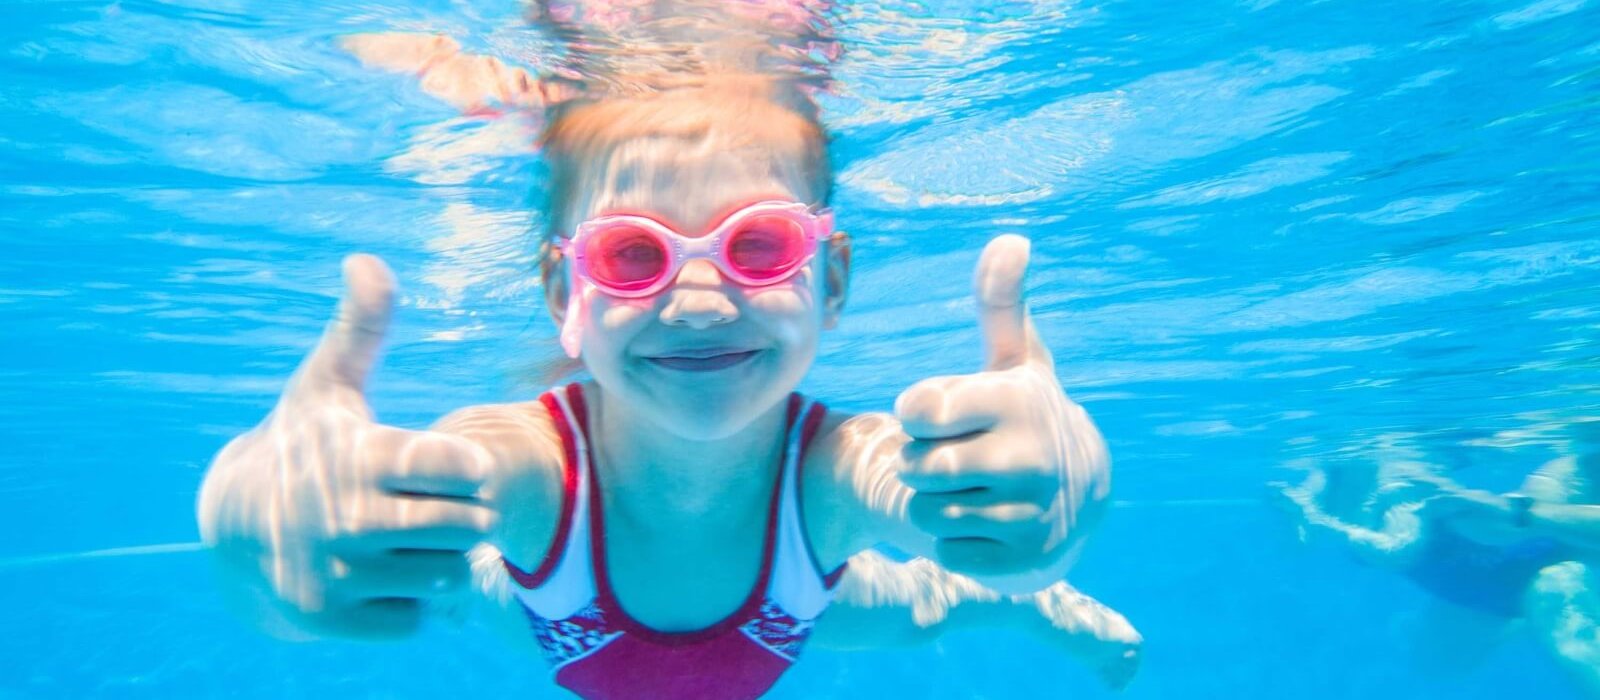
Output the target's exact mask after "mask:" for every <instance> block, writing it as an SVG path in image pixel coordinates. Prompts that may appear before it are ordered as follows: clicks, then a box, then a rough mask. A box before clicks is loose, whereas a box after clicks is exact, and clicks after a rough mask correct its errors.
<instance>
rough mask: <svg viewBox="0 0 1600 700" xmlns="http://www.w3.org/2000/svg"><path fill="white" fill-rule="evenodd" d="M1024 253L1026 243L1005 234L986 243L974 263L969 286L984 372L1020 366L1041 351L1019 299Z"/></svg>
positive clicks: (1025, 264)
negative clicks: (975, 308) (979, 330)
mask: <svg viewBox="0 0 1600 700" xmlns="http://www.w3.org/2000/svg"><path fill="white" fill-rule="evenodd" d="M1028 253H1029V243H1028V239H1026V238H1023V237H1022V236H1018V235H1015V234H1006V235H1003V236H997V237H995V239H994V240H992V241H989V245H987V246H985V247H984V249H983V255H982V257H980V258H979V259H978V270H977V273H976V274H975V275H974V276H973V280H972V284H973V294H974V296H976V297H977V301H978V324H979V326H980V327H981V328H982V330H983V346H984V362H983V368H984V369H985V370H986V371H994V370H1003V369H1010V368H1011V367H1015V366H1017V365H1020V364H1022V363H1024V362H1026V361H1028V360H1029V359H1030V358H1031V357H1032V356H1033V355H1035V354H1037V351H1039V350H1042V348H1043V346H1042V345H1041V344H1040V343H1039V341H1038V338H1037V337H1036V335H1035V333H1034V330H1033V324H1032V323H1031V322H1030V321H1029V320H1028V307H1027V304H1026V303H1025V300H1024V298H1023V291H1022V281H1023V277H1024V276H1025V274H1026V273H1027V271H1028ZM1046 356H1048V354H1046Z"/></svg>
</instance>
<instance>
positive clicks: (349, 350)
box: [305, 254, 394, 391]
mask: <svg viewBox="0 0 1600 700" xmlns="http://www.w3.org/2000/svg"><path fill="white" fill-rule="evenodd" d="M393 308H394V274H393V273H392V272H390V271H389V267H388V266H387V265H385V264H384V263H383V261H382V260H379V259H378V258H377V257H375V256H372V255H365V254H361V255H351V256H349V257H347V258H345V259H344V296H343V297H342V298H341V299H340V300H339V310H338V312H337V314H336V315H335V316H334V318H333V321H332V322H330V323H329V324H328V328H327V330H325V331H323V334H322V340H321V341H320V342H319V343H318V344H317V348H316V349H315V350H313V351H312V352H311V356H310V357H308V358H307V359H306V364H305V374H306V376H307V377H308V378H311V379H313V380H315V381H320V382H329V383H333V384H336V385H340V386H345V387H349V388H352V389H356V390H357V391H359V390H360V389H361V388H362V385H363V384H365V383H366V379H367V375H368V374H369V373H370V372H371V371H372V366H373V364H375V363H376V361H377V358H378V349H379V348H380V347H381V346H382V344H383V336H384V333H385V332H386V331H387V330H388V328H389V318H390V316H391V315H392V313H393Z"/></svg>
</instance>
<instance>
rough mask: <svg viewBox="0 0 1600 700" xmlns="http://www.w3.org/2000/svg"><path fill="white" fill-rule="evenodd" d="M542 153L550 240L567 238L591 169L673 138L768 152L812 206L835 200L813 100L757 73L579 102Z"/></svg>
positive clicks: (570, 106)
mask: <svg viewBox="0 0 1600 700" xmlns="http://www.w3.org/2000/svg"><path fill="white" fill-rule="evenodd" d="M548 116H549V118H548V121H547V122H546V126H545V129H544V133H543V135H542V137H541V138H540V144H541V151H542V152H543V154H544V161H545V164H546V166H547V167H548V174H547V177H546V183H547V185H546V187H547V189H546V209H545V211H546V215H547V216H548V217H549V219H548V221H549V225H548V227H547V230H546V241H547V242H548V241H550V240H553V239H554V238H556V237H559V236H564V235H567V234H568V233H569V232H570V231H571V223H572V222H568V221H566V220H565V212H566V211H567V205H568V203H570V201H571V199H572V197H573V196H574V194H576V190H577V188H578V187H579V186H580V183H581V181H582V175H583V174H585V173H586V172H588V171H589V170H590V169H592V168H599V167H604V163H605V162H606V156H607V155H608V154H609V153H612V152H614V151H615V150H617V149H618V148H619V147H621V146H623V145H625V144H628V143H630V142H634V141H638V140H640V139H646V138H671V139H682V140H685V141H691V142H697V143H701V144H708V145H710V146H711V147H714V148H717V149H728V150H737V149H741V148H763V149H767V150H770V151H771V152H773V153H775V154H777V155H779V156H780V157H782V158H783V159H784V160H786V161H790V162H792V163H793V164H794V166H795V167H794V168H793V177H795V178H797V179H799V180H800V182H799V183H797V184H801V185H803V186H804V187H805V190H804V193H805V196H807V197H809V198H810V199H811V200H812V202H811V203H813V204H818V205H822V204H826V203H827V201H828V199H829V198H830V197H831V196H832V189H833V171H832V165H831V163H830V161H829V158H828V147H827V145H828V137H827V133H826V131H825V130H824V129H823V128H822V125H821V124H820V122H819V120H818V118H817V109H816V106H815V104H814V103H813V102H812V101H811V98H810V96H809V95H807V94H805V93H804V92H803V91H802V90H801V89H799V88H798V87H796V86H794V85H790V84H786V83H785V82H784V81H783V80H781V79H778V78H773V77H768V76H757V75H736V74H735V75H720V76H712V75H701V76H694V77H693V78H685V79H684V80H683V81H682V82H681V83H680V84H675V85H667V86H659V85H657V86H653V87H652V88H651V89H648V90H639V91H637V92H633V93H629V94H613V95H608V96H604V97H599V98H592V99H580V100H573V101H571V102H567V103H565V104H561V105H558V106H556V107H554V108H552V109H551V110H550V112H549V115H548Z"/></svg>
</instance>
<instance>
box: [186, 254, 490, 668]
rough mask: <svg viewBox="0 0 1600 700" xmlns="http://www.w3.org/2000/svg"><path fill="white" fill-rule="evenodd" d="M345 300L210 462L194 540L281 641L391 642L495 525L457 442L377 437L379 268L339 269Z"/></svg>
mask: <svg viewBox="0 0 1600 700" xmlns="http://www.w3.org/2000/svg"><path fill="white" fill-rule="evenodd" d="M344 278H345V294H344V298H343V299H342V301H341V302H340V304H339V311H338V314H337V316H336V317H335V318H334V319H333V321H332V323H330V324H329V325H328V328H327V330H326V332H325V333H324V334H323V337H322V340H321V342H320V343H319V344H318V345H317V348H316V349H315V350H314V351H312V353H311V355H310V356H309V357H307V358H306V359H305V361H304V362H303V363H301V365H300V367H299V369H298V370H296V371H295V374H294V376H293V377H291V378H290V380H289V384H288V387H287V388H286V389H285V390H284V392H283V396H282V397H281V398H280V399H279V401H278V405H277V407H276V408H274V409H273V411H272V413H271V414H270V415H268V416H267V418H266V420H265V421H263V422H262V423H261V424H260V425H258V426H256V427H255V429H253V430H251V431H250V432H248V433H245V434H244V435H241V436H239V437H238V438H235V439H234V440H233V441H232V442H230V443H228V445H227V446H226V447H225V448H223V450H222V451H221V452H220V453H218V454H217V457H216V459H215V460H214V461H213V463H212V465H211V469H210V471H209V472H208V473H207V474H206V479H205V484H204V485H203V486H202V488H201V493H200V502H199V508H198V509H199V521H200V532H201V535H202V537H203V538H204V539H205V542H206V544H207V545H209V546H211V547H212V549H213V551H214V552H215V553H216V555H217V561H218V563H219V564H220V568H221V570H222V571H223V573H224V578H225V579H227V580H226V581H225V582H224V586H225V588H226V590H227V591H228V592H229V593H230V594H233V596H234V597H238V598H241V599H242V602H244V603H246V604H247V607H248V608H249V610H248V613H247V614H249V615H250V616H251V617H252V618H254V621H255V622H257V623H258V624H259V625H260V626H262V627H263V628H264V629H266V630H267V631H268V632H272V633H274V634H278V635H279V636H285V637H305V636H318V635H337V636H347V637H368V638H372V637H396V636H401V635H405V634H408V633H410V632H411V631H413V630H415V629H416V627H417V625H418V623H419V622H420V620H421V617H422V613H423V610H424V607H425V603H426V602H427V601H429V600H431V599H434V598H436V597H438V596H440V595H443V594H447V593H451V592H454V591H456V590H457V589H459V588H461V587H463V586H464V585H465V584H466V583H467V582H468V579H469V571H468V565H467V560H466V558H465V556H464V555H465V553H466V551H467V550H468V549H470V548H471V547H472V546H473V545H475V544H477V543H478V542H481V541H484V540H485V539H486V537H487V534H488V533H489V531H490V530H491V528H492V527H493V525H494V522H495V517H496V516H495V513H494V512H493V511H492V510H491V509H490V508H489V507H488V506H487V505H486V503H485V501H484V500H482V498H483V493H482V490H483V486H484V483H485V481H486V479H487V478H488V475H489V470H490V464H491V458H490V455H489V453H488V452H487V450H485V449H484V448H483V447H482V446H480V445H477V444H475V443H473V442H472V441H469V440H467V439H465V438H462V437H459V436H455V435H447V434H443V433H438V432H430V431H411V430H402V429H399V428H393V427H389V426H385V425H380V424H378V423H376V422H374V420H373V416H372V410H371V409H370V408H369V407H368V406H367V402H366V398H365V396H364V395H363V385H364V384H365V382H366V377H367V374H368V373H369V371H370V370H371V368H372V366H373V364H374V362H375V360H376V359H377V357H378V354H379V346H380V344H381V343H382V340H383V335H384V331H385V329H386V328H387V326H388V323H389V317H390V315H391V311H392V306H393V297H394V277H393V275H392V274H391V273H390V272H389V269H388V267H387V266H385V265H384V264H383V262H382V261H381V260H379V259H378V258H376V257H373V256H370V255H354V256H351V257H349V258H346V259H345V262H344Z"/></svg>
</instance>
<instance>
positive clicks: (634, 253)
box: [587, 224, 671, 291]
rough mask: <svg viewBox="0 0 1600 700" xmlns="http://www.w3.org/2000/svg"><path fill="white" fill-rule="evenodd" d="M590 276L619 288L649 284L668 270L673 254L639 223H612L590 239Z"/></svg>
mask: <svg viewBox="0 0 1600 700" xmlns="http://www.w3.org/2000/svg"><path fill="white" fill-rule="evenodd" d="M587 257H588V259H589V275H590V276H591V277H593V278H594V279H595V281H596V282H599V283H601V284H603V285H605V286H608V287H611V288H613V289H617V290H619V291H637V290H640V289H644V288H646V287H649V286H650V285H651V284H652V283H654V282H655V281H656V280H657V279H659V278H660V277H661V275H662V274H663V273H665V272H666V270H667V265H668V260H669V259H670V257H671V255H670V254H669V253H668V251H667V248H666V245H665V244H664V243H663V242H662V240H661V238H660V237H659V236H657V235H655V234H654V233H651V232H650V231H647V230H645V229H643V228H640V227H638V226H632V225H627V224H623V225H617V226H608V227H606V228H604V229H602V230H600V231H598V232H597V233H596V235H595V236H594V237H593V238H592V239H590V240H589V241H588V245H587Z"/></svg>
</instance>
